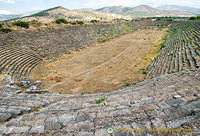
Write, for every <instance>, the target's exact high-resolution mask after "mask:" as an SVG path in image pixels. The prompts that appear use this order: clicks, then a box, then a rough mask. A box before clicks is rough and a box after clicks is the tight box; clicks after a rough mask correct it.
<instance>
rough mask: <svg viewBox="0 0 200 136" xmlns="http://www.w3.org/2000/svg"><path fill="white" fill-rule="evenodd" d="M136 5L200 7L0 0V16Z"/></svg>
mask: <svg viewBox="0 0 200 136" xmlns="http://www.w3.org/2000/svg"><path fill="white" fill-rule="evenodd" d="M138 5H149V6H151V7H154V8H155V7H158V6H163V5H176V6H187V7H193V8H199V7H200V1H199V0H185V1H181V0H176V1H173V0H168V1H165V2H163V1H161V0H154V1H153V0H143V1H140V0H84V1H81V0H73V1H70V0H59V1H55V0H34V1H33V0H29V1H27V0H0V14H20V13H25V12H31V11H37V10H45V9H48V8H53V7H56V6H62V7H64V8H67V9H70V10H73V9H84V8H92V9H98V8H102V7H106V6H128V7H135V6H138Z"/></svg>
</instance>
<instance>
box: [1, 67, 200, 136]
mask: <svg viewBox="0 0 200 136" xmlns="http://www.w3.org/2000/svg"><path fill="white" fill-rule="evenodd" d="M199 73H200V69H195V70H185V71H182V72H178V73H174V74H167V75H162V76H159V77H156V78H153V79H150V80H146V81H144V82H140V83H137V84H136V85H135V86H130V87H124V88H121V89H118V90H115V91H112V92H107V93H99V94H85V95H83V96H82V95H61V94H54V93H46V94H26V93H20V94H16V93H15V92H13V91H11V90H12V87H10V89H4V86H3V85H0V122H1V124H0V135H16V136H21V135H24V136H26V135H34V136H35V135H53V136H60V135H64V136H107V135H108V134H107V133H106V129H107V128H108V127H110V126H111V127H113V128H114V134H113V135H114V136H134V135H145V136H146V135H148V136H153V135H169V136H171V135H174V136H176V135H192V136H193V135H194V136H197V135H200V74H199ZM13 88H14V87H13ZM104 96H106V97H107V100H105V101H103V102H101V103H100V104H96V102H95V100H97V99H99V98H101V97H104ZM175 129H176V132H173V133H171V132H170V131H169V130H171V131H173V130H175ZM130 130H131V131H130ZM158 130H159V131H158ZM161 130H163V131H161ZM167 130H168V132H164V131H167ZM179 130H182V131H181V132H177V131H179ZM185 131H189V132H185ZM108 136H109V135H108Z"/></svg>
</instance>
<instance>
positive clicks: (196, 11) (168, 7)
mask: <svg viewBox="0 0 200 136" xmlns="http://www.w3.org/2000/svg"><path fill="white" fill-rule="evenodd" d="M157 9H159V10H181V11H187V12H191V13H193V14H197V15H200V9H199V8H192V7H187V6H177V5H164V6H160V7H157Z"/></svg>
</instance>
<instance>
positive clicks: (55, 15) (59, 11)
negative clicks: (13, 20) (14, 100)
mask: <svg viewBox="0 0 200 136" xmlns="http://www.w3.org/2000/svg"><path fill="white" fill-rule="evenodd" d="M59 18H64V19H66V20H68V21H74V20H82V21H90V20H101V21H111V20H112V19H116V18H119V19H121V18H122V19H131V18H130V17H127V16H123V15H116V14H111V13H99V12H94V11H81V10H68V9H65V8H63V7H61V6H59V7H55V8H51V9H47V10H44V11H41V12H38V13H35V14H32V15H30V16H27V17H24V18H22V20H24V21H31V20H38V21H39V22H43V23H44V22H51V21H55V20H56V19H59Z"/></svg>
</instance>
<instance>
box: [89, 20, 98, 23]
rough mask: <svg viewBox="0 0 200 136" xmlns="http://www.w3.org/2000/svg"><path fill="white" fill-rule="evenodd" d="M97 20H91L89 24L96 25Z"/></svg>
mask: <svg viewBox="0 0 200 136" xmlns="http://www.w3.org/2000/svg"><path fill="white" fill-rule="evenodd" d="M97 22H98V21H97V20H91V21H90V23H97Z"/></svg>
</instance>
